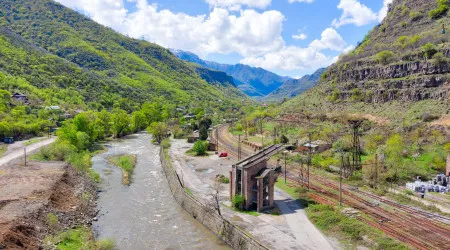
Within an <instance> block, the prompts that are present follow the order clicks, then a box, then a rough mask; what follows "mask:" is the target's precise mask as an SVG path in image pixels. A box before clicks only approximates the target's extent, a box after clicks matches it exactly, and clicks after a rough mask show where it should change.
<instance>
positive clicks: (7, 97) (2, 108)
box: [0, 89, 11, 112]
mask: <svg viewBox="0 0 450 250" xmlns="http://www.w3.org/2000/svg"><path fill="white" fill-rule="evenodd" d="M10 103H11V93H10V92H9V91H7V90H3V89H0V112H6V111H7V110H8V109H9V105H10Z"/></svg>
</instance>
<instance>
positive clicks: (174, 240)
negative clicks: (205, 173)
mask: <svg viewBox="0 0 450 250" xmlns="http://www.w3.org/2000/svg"><path fill="white" fill-rule="evenodd" d="M150 140H151V136H150V135H148V134H145V133H141V134H135V135H131V136H128V137H126V138H124V139H120V140H114V141H112V142H110V143H108V144H107V145H106V147H108V151H107V152H106V153H103V154H100V155H97V156H95V157H94V158H93V159H92V161H93V168H94V169H95V170H96V171H97V172H98V173H100V175H101V177H102V182H101V184H99V190H101V192H100V193H99V197H98V204H97V207H98V209H100V212H99V216H98V221H96V222H94V224H93V229H94V232H95V236H96V239H103V238H111V239H113V240H114V241H115V243H116V246H117V248H118V249H124V250H125V249H133V250H135V249H136V250H138V249H229V247H228V246H227V245H226V244H225V243H224V242H223V241H221V240H219V239H218V238H217V237H216V235H214V234H213V233H212V232H210V231H209V230H207V229H206V228H205V227H203V225H201V224H200V223H199V222H197V221H196V220H195V219H193V218H192V217H191V216H190V215H189V214H187V213H186V212H185V211H184V210H183V209H182V208H181V207H180V206H179V205H178V203H176V201H175V200H174V199H173V197H172V195H171V192H170V189H169V185H168V184H167V180H166V178H165V176H164V173H163V172H162V168H161V164H160V161H159V147H158V146H155V145H153V144H151V143H150ZM116 154H135V155H137V164H136V167H135V170H134V173H133V175H132V183H131V185H130V186H125V185H123V184H122V170H121V169H119V168H118V167H115V166H113V165H111V164H109V163H108V161H107V159H106V158H107V157H108V156H111V155H116Z"/></svg>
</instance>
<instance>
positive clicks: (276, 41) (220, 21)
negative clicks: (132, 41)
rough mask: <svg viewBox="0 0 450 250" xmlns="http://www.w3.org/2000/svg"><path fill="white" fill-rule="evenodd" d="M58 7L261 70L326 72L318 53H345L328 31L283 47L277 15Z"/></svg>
mask: <svg viewBox="0 0 450 250" xmlns="http://www.w3.org/2000/svg"><path fill="white" fill-rule="evenodd" d="M57 1H59V2H60V3H62V4H64V5H66V6H68V7H71V8H74V9H77V10H80V11H82V12H84V13H86V14H87V15H88V16H90V17H91V18H92V19H93V20H95V21H97V22H99V23H101V24H103V25H106V26H109V27H111V28H113V29H115V30H117V31H119V32H121V33H122V34H128V35H129V36H131V37H134V38H138V39H139V38H144V39H146V40H148V41H151V42H154V43H157V44H159V45H161V46H164V47H166V48H175V49H182V50H187V51H192V52H194V53H196V54H199V55H201V56H203V57H204V56H206V55H208V54H212V53H222V54H228V53H237V54H239V55H240V56H242V57H243V58H244V59H242V60H241V62H242V63H245V64H249V65H252V66H259V67H263V68H266V69H273V70H292V69H315V68H318V67H323V66H327V65H329V64H330V63H331V62H333V58H331V57H329V56H326V55H325V54H324V53H323V52H321V51H322V50H325V49H331V50H335V51H344V50H345V49H346V47H347V44H346V43H345V42H344V41H343V40H342V37H341V36H340V35H339V34H338V33H337V32H336V31H335V30H334V29H332V28H328V29H326V30H324V32H323V33H322V37H321V38H320V39H316V40H314V41H313V42H312V43H311V44H310V45H309V46H308V47H304V48H302V47H297V46H287V45H286V42H285V41H284V39H283V37H282V31H283V22H284V20H285V17H284V16H283V15H282V14H281V13H280V12H279V11H264V12H258V11H255V10H252V9H245V10H240V11H239V12H237V13H230V10H229V9H226V8H219V7H213V8H211V11H210V13H208V14H206V15H197V16H191V15H187V14H185V13H174V12H171V11H170V10H167V9H159V8H158V6H157V5H156V4H149V3H148V2H147V0H127V1H129V2H134V3H135V5H136V6H135V8H134V11H132V12H129V11H127V9H125V7H124V1H125V0H57ZM230 2H240V3H241V4H242V3H245V1H230ZM248 2H249V3H250V2H253V1H248ZM267 2H270V1H267ZM261 6H263V5H261ZM303 35H304V34H302V32H299V34H298V35H296V36H298V37H297V38H299V39H300V38H306V35H305V36H303Z"/></svg>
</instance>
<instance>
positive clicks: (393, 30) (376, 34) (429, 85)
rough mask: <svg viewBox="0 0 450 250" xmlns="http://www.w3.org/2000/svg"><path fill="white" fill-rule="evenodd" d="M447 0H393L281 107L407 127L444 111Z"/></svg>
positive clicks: (449, 87) (449, 47)
mask: <svg viewBox="0 0 450 250" xmlns="http://www.w3.org/2000/svg"><path fill="white" fill-rule="evenodd" d="M449 5H450V4H449V3H448V1H442V0H438V1H436V0H414V1H406V0H394V1H393V3H392V4H391V5H390V7H389V12H388V15H387V17H386V18H385V19H384V20H383V22H382V23H381V24H379V25H378V26H376V27H375V28H374V29H373V30H372V31H371V32H370V33H369V34H368V35H367V36H366V37H365V38H364V39H363V40H362V42H361V43H359V44H358V46H357V47H356V49H355V50H353V51H352V52H350V53H349V54H347V55H343V56H341V57H340V59H339V61H338V62H337V63H335V64H333V65H332V66H330V67H329V68H328V69H327V70H326V72H325V73H324V74H323V76H322V79H321V80H320V83H319V85H318V86H317V87H316V88H314V89H312V90H311V91H308V92H307V93H305V94H303V95H300V96H299V97H297V98H295V99H294V100H292V101H291V102H289V103H286V104H285V106H284V108H286V109H288V110H299V109H305V110H310V111H312V112H320V113H323V112H325V113H330V112H333V113H336V112H347V113H365V114H371V115H374V116H376V117H379V118H380V119H388V120H391V121H392V123H391V124H396V125H397V126H402V125H403V126H408V125H413V124H415V123H416V122H419V121H422V120H429V119H427V118H425V119H424V117H436V118H439V117H441V116H442V115H445V114H447V113H448V112H449V93H450V84H449V73H450V66H449V56H450V43H449V39H450V37H449V33H448V32H449V31H450V30H448V27H447V26H446V27H445V30H444V31H443V24H448V23H449V21H450V18H449V14H448V9H449V7H450V6H449Z"/></svg>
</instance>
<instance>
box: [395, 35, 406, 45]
mask: <svg viewBox="0 0 450 250" xmlns="http://www.w3.org/2000/svg"><path fill="white" fill-rule="evenodd" d="M407 40H408V37H407V36H401V37H399V38H398V39H397V42H398V43H399V44H404V43H405V42H406V41H407Z"/></svg>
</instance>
